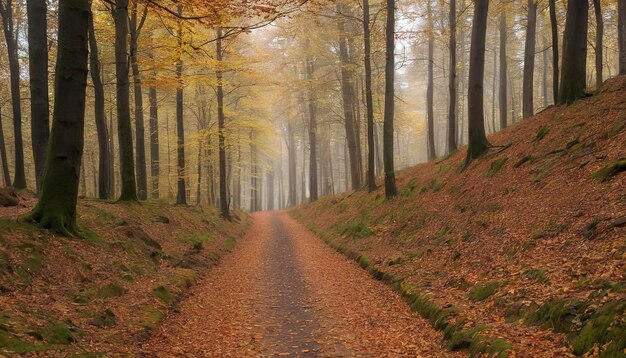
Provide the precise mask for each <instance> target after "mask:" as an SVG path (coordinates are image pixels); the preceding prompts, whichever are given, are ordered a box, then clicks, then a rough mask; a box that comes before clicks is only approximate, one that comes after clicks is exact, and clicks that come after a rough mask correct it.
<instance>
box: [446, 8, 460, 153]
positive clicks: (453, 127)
mask: <svg viewBox="0 0 626 358" xmlns="http://www.w3.org/2000/svg"><path fill="white" fill-rule="evenodd" d="M448 21H449V24H450V43H449V51H450V66H449V67H450V70H449V73H448V76H449V77H448V91H449V93H450V101H449V107H448V140H447V144H448V148H447V149H448V150H447V154H450V153H453V152H455V151H456V150H457V141H456V132H457V126H458V123H457V113H456V110H457V106H458V103H457V101H458V98H457V97H458V96H457V93H456V82H457V78H456V0H450V15H449V18H448Z"/></svg>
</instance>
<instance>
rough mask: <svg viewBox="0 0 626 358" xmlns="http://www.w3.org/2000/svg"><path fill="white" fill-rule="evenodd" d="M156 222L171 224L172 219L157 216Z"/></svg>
mask: <svg viewBox="0 0 626 358" xmlns="http://www.w3.org/2000/svg"><path fill="white" fill-rule="evenodd" d="M156 221H157V222H158V223H163V224H169V223H170V218H168V217H167V216H157V218H156Z"/></svg>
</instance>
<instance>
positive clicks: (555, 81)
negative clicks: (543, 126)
mask: <svg viewBox="0 0 626 358" xmlns="http://www.w3.org/2000/svg"><path fill="white" fill-rule="evenodd" d="M620 1H622V0H620ZM625 1H626V0H625ZM549 6H550V33H551V36H552V95H553V96H554V103H555V104H556V103H557V101H558V100H559V26H558V23H557V20H556V0H550V4H549Z"/></svg>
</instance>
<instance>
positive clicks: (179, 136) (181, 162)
mask: <svg viewBox="0 0 626 358" xmlns="http://www.w3.org/2000/svg"><path fill="white" fill-rule="evenodd" d="M182 12H183V8H182V6H180V5H179V6H178V14H179V15H180V16H182ZM182 32H183V25H182V21H179V26H178V47H179V51H178V52H177V53H178V58H177V59H176V83H177V87H176V148H177V149H176V153H177V158H178V161H177V167H176V168H177V171H176V174H177V178H178V181H177V184H178V185H177V192H176V204H177V205H187V188H186V181H185V176H186V175H187V171H186V170H185V127H184V126H185V120H184V119H185V118H184V109H183V106H184V87H183V59H182V57H181V56H182V47H183V33H182Z"/></svg>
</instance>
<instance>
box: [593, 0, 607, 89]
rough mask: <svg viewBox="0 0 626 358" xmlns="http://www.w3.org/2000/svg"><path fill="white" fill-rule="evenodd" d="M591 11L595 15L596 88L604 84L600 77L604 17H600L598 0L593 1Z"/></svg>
mask: <svg viewBox="0 0 626 358" xmlns="http://www.w3.org/2000/svg"><path fill="white" fill-rule="evenodd" d="M593 10H594V12H595V14H596V51H595V52H596V88H598V89H599V88H600V86H602V82H604V79H603V76H602V69H603V68H604V62H603V47H604V17H603V16H602V5H601V4H600V0H593Z"/></svg>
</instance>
